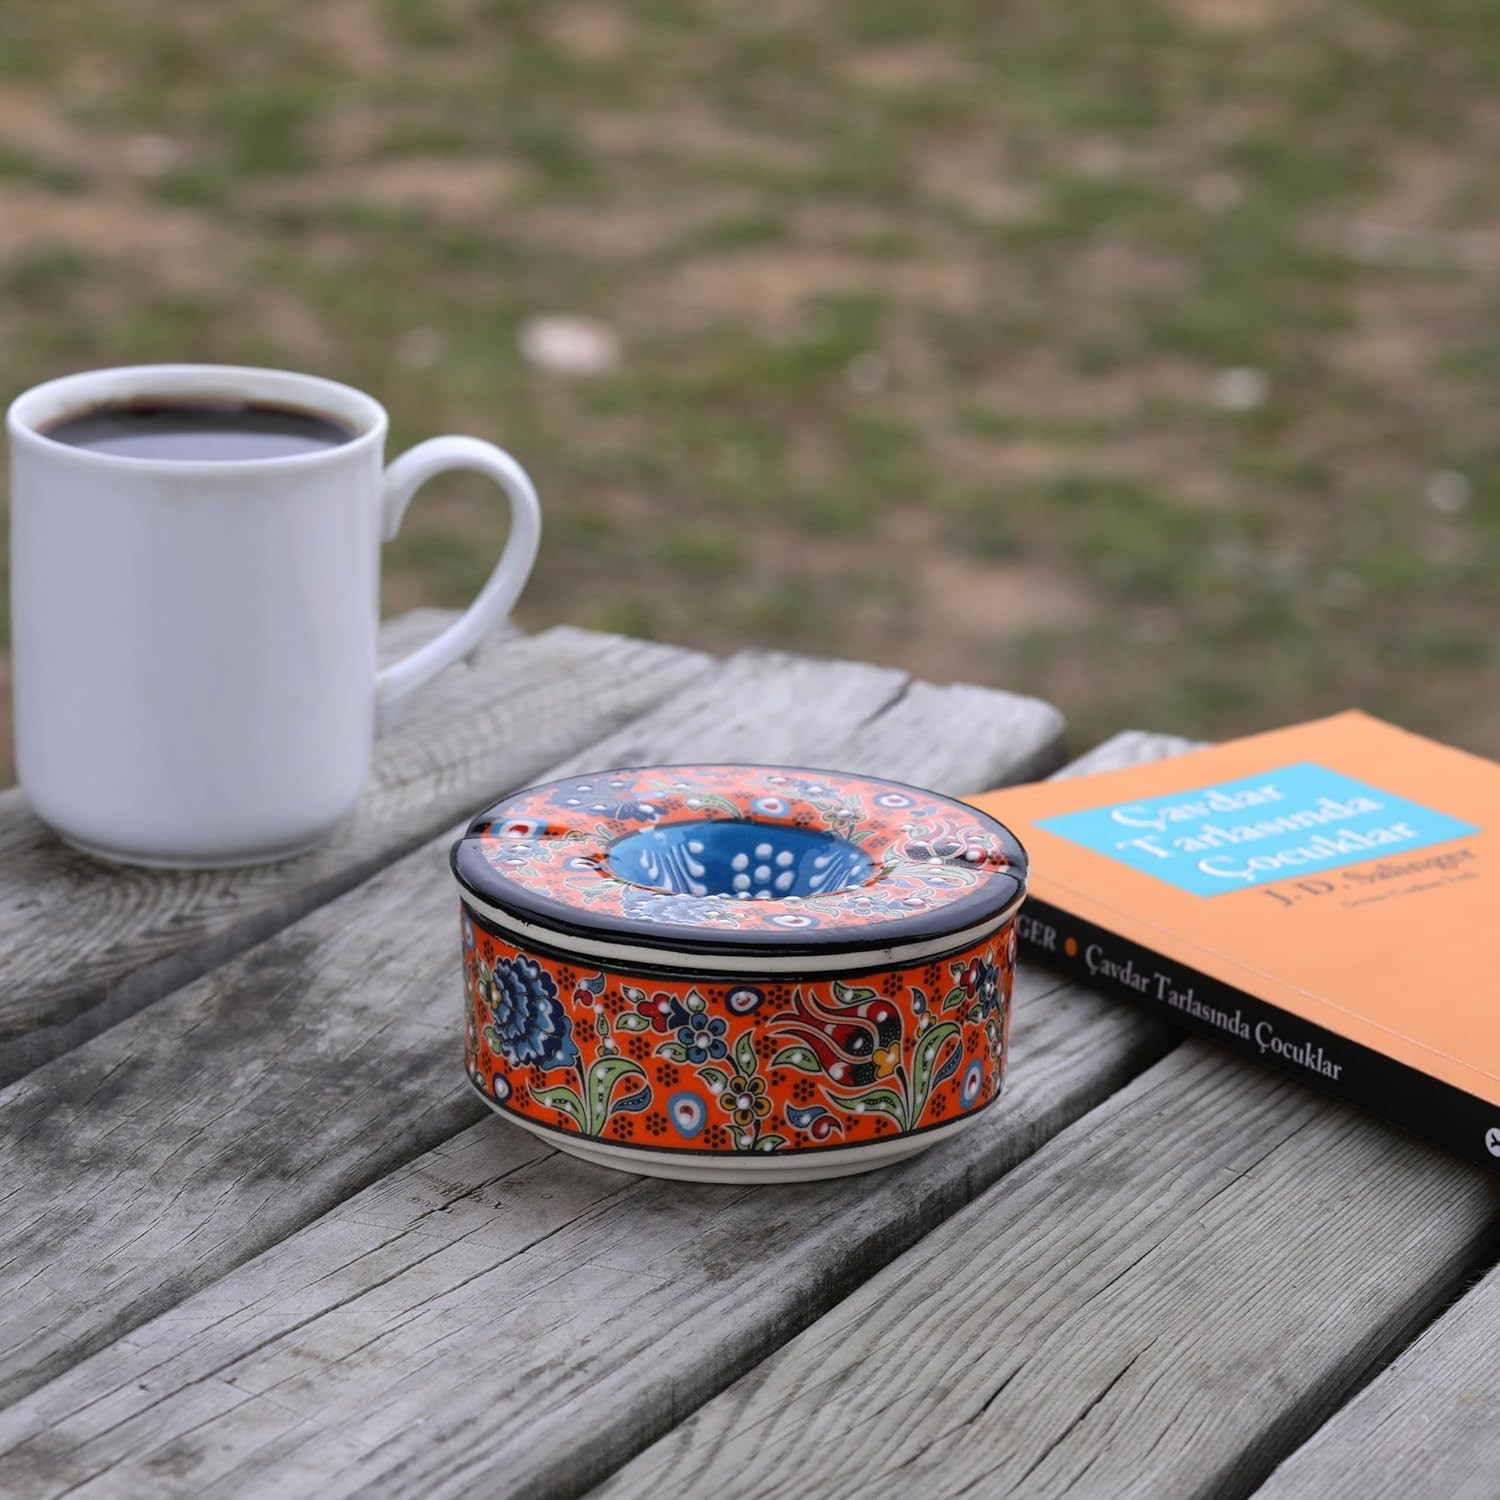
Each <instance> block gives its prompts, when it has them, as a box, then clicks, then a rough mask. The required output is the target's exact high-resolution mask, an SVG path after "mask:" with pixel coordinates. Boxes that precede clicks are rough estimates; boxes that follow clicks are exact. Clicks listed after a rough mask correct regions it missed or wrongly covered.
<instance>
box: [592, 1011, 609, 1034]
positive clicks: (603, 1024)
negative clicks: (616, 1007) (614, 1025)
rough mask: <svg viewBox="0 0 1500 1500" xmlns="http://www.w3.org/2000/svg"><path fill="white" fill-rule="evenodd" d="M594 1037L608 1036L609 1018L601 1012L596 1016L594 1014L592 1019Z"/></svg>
mask: <svg viewBox="0 0 1500 1500" xmlns="http://www.w3.org/2000/svg"><path fill="white" fill-rule="evenodd" d="M594 1035H595V1036H608V1035H609V1017H608V1016H607V1015H605V1014H604V1012H603V1011H602V1010H601V1011H599V1012H598V1014H596V1015H595V1017H594Z"/></svg>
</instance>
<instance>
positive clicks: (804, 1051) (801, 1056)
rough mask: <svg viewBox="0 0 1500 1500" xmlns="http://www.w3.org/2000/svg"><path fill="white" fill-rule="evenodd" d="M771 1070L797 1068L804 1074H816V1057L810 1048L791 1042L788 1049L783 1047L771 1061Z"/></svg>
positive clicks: (817, 1068)
mask: <svg viewBox="0 0 1500 1500" xmlns="http://www.w3.org/2000/svg"><path fill="white" fill-rule="evenodd" d="M771 1066H772V1067H773V1068H798V1069H800V1070H801V1071H802V1072H804V1073H816V1072H818V1071H819V1067H818V1055H817V1053H815V1052H814V1051H813V1050H812V1048H811V1047H804V1046H803V1045H802V1043H801V1042H793V1043H792V1045H791V1046H790V1047H783V1048H782V1049H781V1051H780V1052H778V1053H777V1054H776V1055H775V1056H774V1057H773V1058H772V1059H771Z"/></svg>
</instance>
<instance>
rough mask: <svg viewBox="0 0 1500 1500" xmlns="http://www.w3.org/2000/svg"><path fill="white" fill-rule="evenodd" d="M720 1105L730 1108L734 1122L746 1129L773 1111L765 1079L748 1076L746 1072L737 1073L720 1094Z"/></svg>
mask: <svg viewBox="0 0 1500 1500" xmlns="http://www.w3.org/2000/svg"><path fill="white" fill-rule="evenodd" d="M719 1107H720V1108H721V1109H726V1110H728V1111H729V1117H730V1118H731V1119H732V1120H733V1121H734V1123H735V1124H736V1125H738V1126H740V1127H742V1128H745V1129H748V1128H749V1127H750V1126H751V1125H753V1124H754V1123H755V1122H756V1121H757V1120H764V1119H765V1117H766V1116H767V1115H768V1114H770V1113H771V1101H770V1100H769V1099H767V1098H766V1081H765V1079H764V1078H746V1077H745V1076H744V1074H742V1073H736V1074H735V1075H734V1077H733V1078H731V1079H730V1080H729V1083H728V1085H727V1086H726V1088H725V1089H724V1092H723V1093H722V1094H720V1095H719Z"/></svg>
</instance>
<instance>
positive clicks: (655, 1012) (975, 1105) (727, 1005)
mask: <svg viewBox="0 0 1500 1500" xmlns="http://www.w3.org/2000/svg"><path fill="white" fill-rule="evenodd" d="M463 921H464V939H465V941H464V948H463V953H464V984H465V1001H464V1003H465V1019H466V1024H465V1069H466V1072H467V1073H468V1076H469V1078H470V1080H471V1082H472V1083H473V1085H474V1087H475V1088H476V1089H477V1090H479V1092H480V1093H481V1094H483V1095H484V1096H485V1097H486V1099H487V1100H488V1101H489V1102H490V1104H491V1105H492V1106H493V1107H495V1108H497V1109H499V1110H501V1111H502V1112H503V1113H508V1114H515V1115H519V1116H520V1117H522V1118H523V1119H526V1120H528V1121H530V1122H532V1123H534V1124H537V1125H541V1126H544V1127H547V1128H549V1129H554V1130H561V1131H564V1132H567V1133H570V1134H578V1135H585V1136H590V1137H594V1138H597V1139H599V1140H602V1141H606V1142H614V1143H616V1144H620V1145H626V1146H631V1147H641V1148H646V1149H653V1148H655V1149H663V1150H673V1151H695V1152H696V1151H703V1152H710V1153H736V1152H758V1153H775V1152H782V1151H805V1150H817V1149H837V1148H839V1147H841V1146H845V1145H859V1144H863V1143H867V1142H872V1141H880V1140H888V1139H891V1138H893V1137H895V1136H898V1135H906V1134H911V1133H914V1132H918V1131H922V1130H930V1129H933V1128H935V1127H937V1126H939V1125H944V1124H949V1123H951V1122H953V1121H955V1120H958V1119H961V1118H962V1117H963V1116H964V1115H966V1114H970V1113H973V1112H974V1111H976V1110H979V1109H983V1108H984V1107H985V1106H986V1105H988V1104H990V1103H991V1102H993V1100H994V1099H995V1098H996V1097H997V1095H998V1094H999V1092H1000V1088H1001V1084H1002V1080H1003V1077H1004V1072H1005V1065H1006V1028H1007V1025H1008V1020H1009V1010H1010V991H1011V978H1012V972H1013V968H1014V959H1015V948H1014V944H1013V942H1012V941H1011V933H1012V930H1013V926H1014V922H1013V921H1011V922H1008V923H1006V924H1005V925H1004V926H1003V927H1002V928H1001V929H1000V930H999V931H998V932H995V933H992V934H990V935H988V936H987V937H985V938H984V939H983V940H982V941H980V942H978V943H976V944H973V945H972V946H970V947H968V948H966V949H963V950H961V951H960V952H957V953H953V954H950V955H948V956H947V957H946V958H941V959H924V960H919V961H917V962H915V963H912V964H910V965H907V966H905V967H900V968H896V969H893V970H890V971H887V972H882V973H876V974H870V975H867V976H860V975H844V976H829V977H827V978H826V979H814V980H806V979H802V980H791V979H788V980H784V981H783V980H778V979H776V978H774V977H772V976H767V975H764V974H758V975H756V976H755V977H754V979H753V981H751V980H741V979H736V978H733V977H731V976H724V975H686V974H684V975H681V976H675V975H674V976H671V977H660V976H652V977H646V976H632V975H630V974H621V973H615V972H611V971H609V970H603V969H599V968H595V967H592V966H590V965H589V964H587V963H586V962H585V961H583V960H573V961H569V960H567V959H564V958H561V957H556V956H552V955H550V954H544V953H540V952H529V951H527V950H525V949H524V948H522V947H520V946H518V944H517V943H516V942H514V941H512V940H511V939H510V938H508V937H506V936H504V935H502V934H501V933H499V932H497V931H494V930H492V929H491V928H490V926H489V925H488V924H487V923H486V922H484V921H482V920H480V919H478V918H477V917H475V916H473V915H472V914H471V913H470V912H468V911H467V910H466V911H465V914H464V918H463Z"/></svg>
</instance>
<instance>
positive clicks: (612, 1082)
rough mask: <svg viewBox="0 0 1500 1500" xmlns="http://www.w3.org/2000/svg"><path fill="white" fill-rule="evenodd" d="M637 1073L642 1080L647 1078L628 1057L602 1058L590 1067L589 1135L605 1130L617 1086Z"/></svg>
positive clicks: (639, 1066) (638, 1066) (638, 1065)
mask: <svg viewBox="0 0 1500 1500" xmlns="http://www.w3.org/2000/svg"><path fill="white" fill-rule="evenodd" d="M637 1073H638V1074H640V1076H641V1077H642V1078H644V1077H645V1076H646V1075H645V1073H644V1072H642V1071H641V1065H640V1064H639V1063H637V1062H632V1061H631V1060H630V1059H629V1058H628V1057H601V1058H600V1059H599V1060H598V1061H597V1062H594V1063H591V1064H590V1065H589V1097H588V1100H587V1105H588V1109H587V1116H588V1124H589V1128H588V1134H589V1135H598V1134H599V1132H600V1131H601V1130H603V1129H604V1122H605V1121H606V1120H607V1119H609V1101H610V1098H611V1096H612V1095H613V1094H614V1091H615V1086H616V1085H617V1084H618V1083H619V1082H620V1080H621V1079H622V1078H629V1077H630V1076H631V1075H632V1074H637Z"/></svg>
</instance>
